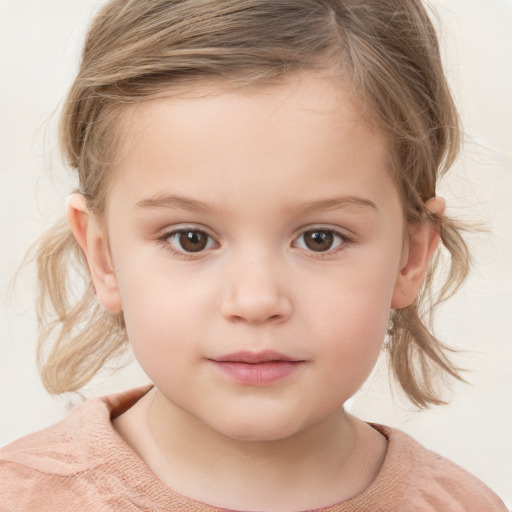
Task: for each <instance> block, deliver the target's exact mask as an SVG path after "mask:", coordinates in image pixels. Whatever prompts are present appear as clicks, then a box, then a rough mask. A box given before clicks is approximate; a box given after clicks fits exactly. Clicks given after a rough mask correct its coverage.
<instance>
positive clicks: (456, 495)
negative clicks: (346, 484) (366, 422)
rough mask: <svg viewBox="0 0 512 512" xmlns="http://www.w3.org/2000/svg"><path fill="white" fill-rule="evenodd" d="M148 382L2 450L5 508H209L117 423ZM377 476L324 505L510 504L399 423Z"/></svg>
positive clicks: (346, 511) (440, 507) (480, 507)
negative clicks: (179, 487)
mask: <svg viewBox="0 0 512 512" xmlns="http://www.w3.org/2000/svg"><path fill="white" fill-rule="evenodd" d="M147 391H148V388H147V387H146V388H141V389H135V390H131V391H127V392H124V393H119V394H115V395H112V396H108V397H104V398H95V399H92V400H89V401H87V402H85V403H83V404H81V405H79V406H77V407H75V408H74V409H73V411H72V412H71V413H70V414H69V415H68V417H67V418H66V419H65V420H64V421H61V422H60V423H58V424H56V425H54V426H52V427H49V428H47V429H45V430H42V431H40V432H36V433H34V434H31V435H29V436H27V437H24V438H22V439H19V440H18V441H15V442H14V443H11V444H10V445H8V446H6V447H5V448H3V449H2V450H0V511H1V512H14V511H16V512H18V511H24V512H31V511H52V512H59V511H73V512H80V511H84V512H85V511H87V512H109V511H122V512H130V511H154V512H157V511H158V512H164V511H191V512H192V511H197V512H200V511H204V512H214V511H219V510H221V509H218V508H214V507H211V506H209V505H206V504H204V503H199V502H197V501H194V500H191V499H189V498H186V497H184V496H181V495H179V494H177V493H176V492H174V491H173V490H172V489H170V488H169V487H167V486H166V485H165V484H164V483H163V482H161V481H160V480H159V479H158V478H157V477H156V476H155V475H154V474H153V473H152V472H151V470H150V469H149V467H148V466H147V465H146V464H145V463H144V461H143V460H142V459H140V457H139V456H138V455H137V454H136V453H135V452H134V451H133V450H132V449H131V448H130V447H129V446H128V445H127V444H126V443H125V442H124V441H123V439H122V438H121V437H120V436H119V435H118V434H117V433H116V431H115V430H114V428H113V427H112V423H111V418H112V417H115V416H117V415H119V414H121V413H122V412H124V411H125V410H127V409H128V408H129V407H130V406H131V405H133V404H134V403H135V402H136V401H137V400H138V399H139V398H141V397H142V396H143V395H144V393H146V392H147ZM374 428H376V429H377V430H378V431H379V432H381V433H382V434H383V435H384V436H385V437H386V438H387V439H388V451H387V455H386V459H385V461H384V464H383V466H382V468H381V471H380V473H379V474H378V476H377V478H376V479H375V481H374V482H373V483H372V484H371V485H370V486H369V487H368V488H367V489H366V490H365V491H364V492H362V493H361V494H360V495H359V496H356V497H355V498H352V499H350V500H348V501H345V502H343V503H339V504H337V505H334V506H331V507H328V508H324V509H321V510H322V511H323V512H328V511H329V512H355V511H359V512H361V511H371V512H379V511H381V512H385V511H397V512H427V511H428V512H433V511H457V512H463V511H468V512H469V511H471V512H486V511H504V512H505V511H506V508H505V505H504V504H503V502H502V501H501V500H500V499H499V498H498V497H497V496H496V495H495V494H494V493H493V492H492V491H491V490H490V489H489V488H487V487H486V486H485V485H484V484H483V483H482V482H481V481H479V480H478V479H477V478H475V477H474V476H472V475H470V474H469V473H468V472H466V471H465V470H463V469H462V468H460V467H458V466H456V465H455V464H453V463H452V462H450V461H448V460H446V459H444V458H443V457H441V456H440V455H438V454H436V453H434V452H431V451H429V450H427V449H425V448H424V447H423V446H421V445H420V444H419V443H417V442H416V441H414V440H413V439H412V438H410V437H409V436H408V435H406V434H404V433H403V432H400V431H398V430H394V429H390V428H387V427H383V426H379V425H374Z"/></svg>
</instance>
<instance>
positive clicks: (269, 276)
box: [221, 259, 292, 325]
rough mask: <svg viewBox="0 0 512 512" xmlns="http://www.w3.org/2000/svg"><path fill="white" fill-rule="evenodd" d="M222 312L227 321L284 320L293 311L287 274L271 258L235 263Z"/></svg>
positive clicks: (266, 321)
mask: <svg viewBox="0 0 512 512" xmlns="http://www.w3.org/2000/svg"><path fill="white" fill-rule="evenodd" d="M227 280H228V281H229V286H228V290H227V293H226V295H225V297H224V299H223V302H222V307H221V313H222V315H223V316H224V318H226V319H227V320H230V321H234V322H247V323H249V324H254V325H257V324H263V323H276V324H277V323H282V322H284V321H286V320H288V318H289V317H290V315H291V313H292V303H291V300H290V297H289V296H288V294H287V293H286V292H285V290H284V282H283V281H284V277H283V275H282V273H280V272H279V269H278V268H277V267H276V266H275V265H273V264H272V263H271V262H269V261H264V260H263V259H260V260H259V261H254V259H253V260H252V261H250V262H249V261H246V262H245V264H242V265H232V266H231V267H230V270H229V278H228V279H227Z"/></svg>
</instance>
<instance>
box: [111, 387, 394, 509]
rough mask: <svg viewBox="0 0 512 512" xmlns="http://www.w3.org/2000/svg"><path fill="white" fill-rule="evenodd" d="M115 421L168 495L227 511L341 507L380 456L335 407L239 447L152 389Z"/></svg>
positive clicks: (376, 439) (360, 426) (372, 437)
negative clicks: (292, 429) (277, 435)
mask: <svg viewBox="0 0 512 512" xmlns="http://www.w3.org/2000/svg"><path fill="white" fill-rule="evenodd" d="M123 417H125V418H124V420H123ZM116 422H117V423H118V424H119V425H118V426H116V428H118V427H119V428H118V431H119V433H120V434H121V435H122V436H123V437H124V438H125V440H127V442H128V443H129V444H130V445H132V447H133V448H134V449H135V451H137V452H138V454H139V455H140V456H141V457H142V459H143V460H144V461H145V462H146V463H147V464H148V466H149V467H150V468H151V469H152V470H153V472H154V473H155V474H156V475H157V476H158V477H159V478H160V479H161V480H162V481H164V482H165V483H166V484H167V485H168V486H169V487H171V488H172V489H173V490H174V491H176V492H179V493H180V494H182V495H185V496H188V497H190V498H193V499H195V500H198V501H202V502H205V503H208V504H210V505H214V506H218V507H222V508H228V509H232V510H233V509H235V510H262V509H263V510H268V511H273V512H277V511H280V510H290V509H295V510H299V509H302V510H304V509H314V508H320V507H324V506H328V505H332V504H334V503H338V502H341V501H344V500H346V499H349V498H351V497H353V496H355V495H357V494H359V493H360V492H362V491H363V490H364V489H365V488H366V487H367V486H368V485H369V484H370V483H371V481H373V479H374V478H375V476H376V474H377V472H378V469H379V468H380V465H381V464H382V461H383V458H384V455H385V449H386V447H385V440H384V438H382V437H381V436H380V434H378V433H377V432H376V431H374V430H373V429H372V428H371V427H369V426H367V425H366V424H364V423H363V422H360V421H359V420H357V419H356V418H353V417H352V416H350V415H348V414H346V413H345V412H344V411H343V409H341V408H340V410H336V411H334V412H333V413H331V414H330V415H329V416H328V417H326V418H323V419H322V420H321V421H319V422H318V423H316V424H313V425H311V426H310V427H308V428H307V429H303V430H301V431H300V432H298V433H296V434H294V435H292V436H289V437H286V438H284V439H277V440H272V441H244V440H237V439H232V438H230V437H227V436H224V435H223V434H221V433H219V432H217V431H215V430H213V429H211V428H210V427H209V426H208V425H206V424H204V423H203V422H202V421H201V420H199V419H198V418H196V417H194V416H191V415H190V414H188V413H187V412H185V411H183V410H181V409H179V408H178V407H176V406H175V405H173V404H171V403H169V402H168V401H167V400H166V398H165V397H164V396H163V395H161V393H160V392H158V391H157V390H153V391H152V392H151V393H149V394H148V395H146V397H144V398H143V399H142V400H141V401H140V402H138V403H137V404H136V406H134V407H133V408H132V409H130V410H129V411H127V413H125V414H124V415H123V416H121V417H120V418H118V420H116ZM123 423H124V424H123ZM130 424H131V425H132V427H133V428H130ZM135 425H137V428H136V429H135V428H134V427H135ZM141 427H142V429H141ZM130 432H132V434H130ZM376 454H377V457H375V455H376ZM198 482H201V485H200V486H198V485H197V483H198ZM276 483H278V485H276ZM226 489H229V491H226Z"/></svg>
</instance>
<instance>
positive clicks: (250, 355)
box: [212, 350, 301, 364]
mask: <svg viewBox="0 0 512 512" xmlns="http://www.w3.org/2000/svg"><path fill="white" fill-rule="evenodd" d="M212 360H213V361H216V362H218V363H248V364H258V363H268V362H272V361H301V360H300V359H296V358H294V357H290V356H287V355H285V354H281V353H279V352H276V351H274V350H264V351H262V352H250V351H248V350H244V351H241V352H233V353H232V354H226V355H223V356H219V357H215V358H213V359H212Z"/></svg>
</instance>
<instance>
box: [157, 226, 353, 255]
mask: <svg viewBox="0 0 512 512" xmlns="http://www.w3.org/2000/svg"><path fill="white" fill-rule="evenodd" d="M315 232H316V233H329V234H331V235H332V236H333V239H334V240H335V239H338V241H339V242H338V245H337V246H336V247H334V248H330V249H328V250H326V251H314V250H313V249H309V248H307V247H305V248H301V249H304V250H305V251H307V252H308V253H309V255H310V256H312V257H315V258H319V259H325V258H328V257H330V256H334V255H335V254H337V253H338V252H340V251H342V250H343V249H345V248H346V247H347V246H350V245H353V243H354V241H353V239H352V238H350V237H348V236H347V235H346V234H344V233H341V232H339V231H337V230H336V229H333V228H324V227H313V228H308V229H306V230H304V231H302V232H301V234H300V235H299V236H298V237H297V238H295V239H294V246H295V247H297V246H296V243H297V241H298V240H300V239H302V238H303V237H304V236H305V235H307V234H308V233H315ZM185 233H195V234H200V235H203V236H206V237H207V242H206V243H207V245H208V244H209V243H210V242H211V241H213V242H214V247H219V244H218V243H217V242H215V240H214V238H213V237H212V236H211V235H209V234H208V233H207V232H206V231H204V230H202V229H198V228H194V227H190V228H188V227H184V228H180V229H174V230H172V231H168V232H166V233H164V234H163V235H162V236H161V237H159V238H158V242H159V243H160V244H161V245H163V246H164V248H165V249H166V250H168V251H170V252H171V254H173V255H175V256H180V257H182V258H186V259H197V258H198V257H201V256H204V255H205V254H204V253H205V251H207V250H209V249H212V247H207V246H206V247H205V248H204V249H201V250H199V251H186V250H180V249H176V248H175V247H174V246H173V244H172V243H171V241H170V239H172V238H174V237H178V236H181V235H183V234H185ZM333 243H334V242H333ZM299 248H300V247H299Z"/></svg>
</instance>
